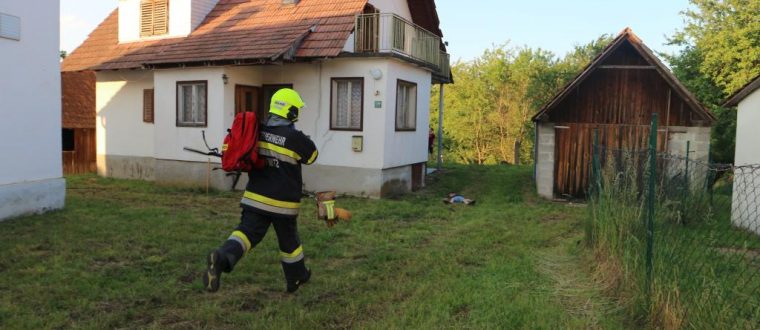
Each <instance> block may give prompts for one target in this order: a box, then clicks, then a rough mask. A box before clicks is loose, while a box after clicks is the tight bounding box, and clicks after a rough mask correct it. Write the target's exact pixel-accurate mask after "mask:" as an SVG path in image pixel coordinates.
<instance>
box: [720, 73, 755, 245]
mask: <svg viewBox="0 0 760 330" xmlns="http://www.w3.org/2000/svg"><path fill="white" fill-rule="evenodd" d="M723 106H724V107H737V108H738V113H737V116H736V156H735V158H734V165H735V166H736V167H735V168H734V186H733V197H732V201H731V219H732V221H733V223H734V224H735V225H737V226H739V227H742V228H746V229H749V230H751V231H754V232H755V233H758V234H760V211H759V210H760V198H758V197H759V195H758V191H757V184H758V182H760V180H758V178H759V177H760V168H758V165H760V143H758V134H757V129H758V127H760V76H757V77H755V79H753V80H752V81H750V82H749V83H748V84H747V85H745V86H744V87H742V88H741V89H739V90H738V91H736V93H734V94H733V95H731V96H730V97H729V98H728V99H727V100H726V102H725V104H724V105H723Z"/></svg>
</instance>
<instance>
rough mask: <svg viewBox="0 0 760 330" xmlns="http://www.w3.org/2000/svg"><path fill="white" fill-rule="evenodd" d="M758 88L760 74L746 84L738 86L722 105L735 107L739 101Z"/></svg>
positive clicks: (759, 85)
mask: <svg viewBox="0 0 760 330" xmlns="http://www.w3.org/2000/svg"><path fill="white" fill-rule="evenodd" d="M758 88H760V75H758V76H757V77H755V79H752V80H750V81H749V82H748V83H747V84H745V85H744V86H742V87H741V88H739V89H738V90H737V91H736V92H734V93H733V94H731V96H729V97H728V98H726V100H725V101H723V105H722V106H723V107H725V108H728V107H735V106H737V105H739V102H741V101H742V100H744V99H745V98H746V97H747V96H749V95H750V94H752V92H754V91H755V90H757V89H758Z"/></svg>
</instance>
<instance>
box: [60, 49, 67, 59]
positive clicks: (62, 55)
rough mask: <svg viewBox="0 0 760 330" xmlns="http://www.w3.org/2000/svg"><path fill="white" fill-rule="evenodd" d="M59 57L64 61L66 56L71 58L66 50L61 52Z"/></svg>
mask: <svg viewBox="0 0 760 330" xmlns="http://www.w3.org/2000/svg"><path fill="white" fill-rule="evenodd" d="M58 56H59V57H60V58H61V59H64V58H66V56H69V53H68V52H67V51H65V50H62V51H60V52H59V53H58Z"/></svg>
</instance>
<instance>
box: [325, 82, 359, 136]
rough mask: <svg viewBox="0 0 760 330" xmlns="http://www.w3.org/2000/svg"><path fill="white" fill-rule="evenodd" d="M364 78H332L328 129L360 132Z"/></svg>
mask: <svg viewBox="0 0 760 330" xmlns="http://www.w3.org/2000/svg"><path fill="white" fill-rule="evenodd" d="M363 103H364V78H333V79H332V86H331V97H330V129H332V130H345V131H361V130H362V112H363Z"/></svg>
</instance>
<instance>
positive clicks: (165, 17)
mask: <svg viewBox="0 0 760 330" xmlns="http://www.w3.org/2000/svg"><path fill="white" fill-rule="evenodd" d="M167 33H169V0H143V1H142V2H140V37H150V36H160V35H162V34H167Z"/></svg>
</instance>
